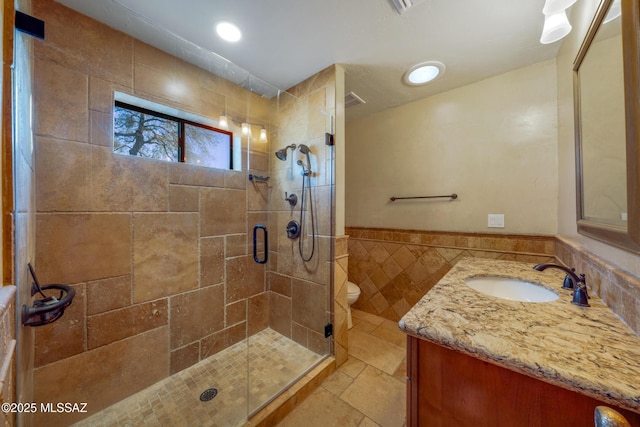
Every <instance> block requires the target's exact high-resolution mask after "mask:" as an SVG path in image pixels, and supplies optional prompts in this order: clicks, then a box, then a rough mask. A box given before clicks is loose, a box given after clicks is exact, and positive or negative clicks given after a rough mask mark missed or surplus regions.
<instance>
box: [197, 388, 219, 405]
mask: <svg viewBox="0 0 640 427" xmlns="http://www.w3.org/2000/svg"><path fill="white" fill-rule="evenodd" d="M217 395H218V389H215V388H208V389H206V390H205V391H203V392H202V394H201V395H200V400H201V401H203V402H208V401H210V400H211V399H213V398H214V397H216V396H217Z"/></svg>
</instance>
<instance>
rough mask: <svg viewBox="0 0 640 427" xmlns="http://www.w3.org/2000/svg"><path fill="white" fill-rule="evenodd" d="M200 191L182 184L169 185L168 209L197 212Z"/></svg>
mask: <svg viewBox="0 0 640 427" xmlns="http://www.w3.org/2000/svg"><path fill="white" fill-rule="evenodd" d="M199 208H200V191H199V190H198V188H196V187H187V186H184V185H170V186H169V210H170V211H172V212H198V210H199Z"/></svg>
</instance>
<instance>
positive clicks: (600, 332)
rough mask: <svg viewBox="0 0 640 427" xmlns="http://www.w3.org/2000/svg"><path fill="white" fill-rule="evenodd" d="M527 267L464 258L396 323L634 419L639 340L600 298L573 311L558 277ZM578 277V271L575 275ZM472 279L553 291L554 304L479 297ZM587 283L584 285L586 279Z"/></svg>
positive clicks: (638, 398) (639, 398)
mask: <svg viewBox="0 0 640 427" xmlns="http://www.w3.org/2000/svg"><path fill="white" fill-rule="evenodd" d="M532 267H533V264H526V263H520V262H511V261H497V260H489V259H480V258H467V259H463V260H461V261H460V262H458V263H457V264H456V265H455V266H454V267H453V268H452V269H451V270H450V271H449V273H447V275H446V276H445V277H443V278H442V280H440V282H438V284H437V285H436V286H435V287H433V289H431V290H430V291H429V292H428V293H427V294H426V295H425V296H424V297H423V298H422V299H421V300H420V301H419V302H418V303H417V304H416V305H415V306H413V308H412V309H411V310H410V311H409V312H408V313H407V314H406V315H405V316H404V317H403V318H402V319H401V320H400V323H399V326H400V329H401V330H403V331H404V332H406V333H407V334H410V335H412V336H415V337H418V338H422V339H424V340H427V341H430V342H433V343H435V344H439V345H442V346H444V347H447V348H450V349H453V350H456V351H460V352H462V353H465V354H468V355H470V356H473V357H476V358H478V359H481V360H484V361H487V362H490V363H493V364H496V365H499V366H502V367H505V368H508V369H511V370H513V371H516V372H520V373H522V374H525V375H528V376H530V377H533V378H538V379H540V380H542V381H545V382H548V383H551V384H555V385H558V386H560V387H563V388H566V389H570V390H574V391H577V392H580V393H583V394H586V395H588V396H591V397H593V398H596V399H598V400H601V401H604V402H607V403H610V404H612V405H616V406H618V407H621V408H625V409H629V410H631V411H635V412H640V337H638V336H637V335H636V334H634V332H633V331H632V330H631V329H629V327H628V326H626V325H625V324H624V323H623V322H622V321H621V320H620V318H619V317H617V316H616V315H615V314H614V313H613V312H612V311H611V310H610V309H609V308H608V307H607V306H606V305H604V303H603V302H602V300H600V298H598V297H597V296H594V295H590V296H591V299H590V300H589V304H590V305H591V307H579V306H577V305H575V304H571V292H572V291H571V290H564V289H562V288H561V286H562V280H563V278H564V273H563V272H562V271H560V270H557V269H547V270H545V271H544V272H539V271H535V270H533V268H532ZM578 273H579V272H578ZM475 276H499V277H510V278H518V279H520V280H524V281H528V282H531V283H537V284H540V285H542V286H544V287H545V288H547V289H550V290H553V291H554V292H556V293H557V294H558V295H560V298H558V299H557V300H555V301H552V302H545V303H531V302H518V301H509V300H505V299H501V298H496V297H491V296H488V295H484V294H482V293H480V292H477V291H475V290H473V289H471V288H470V287H468V286H467V285H465V283H464V280H465V279H466V278H469V277H475ZM587 284H588V278H587Z"/></svg>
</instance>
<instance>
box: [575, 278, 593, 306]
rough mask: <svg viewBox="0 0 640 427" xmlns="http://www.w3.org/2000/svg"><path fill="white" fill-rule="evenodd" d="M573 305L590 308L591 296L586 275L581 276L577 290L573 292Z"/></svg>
mask: <svg viewBox="0 0 640 427" xmlns="http://www.w3.org/2000/svg"><path fill="white" fill-rule="evenodd" d="M571 304H575V305H578V306H580V307H590V306H589V295H588V293H587V282H586V279H585V275H584V274H581V275H580V281H579V282H578V283H576V288H575V290H574V291H573V299H572V300H571Z"/></svg>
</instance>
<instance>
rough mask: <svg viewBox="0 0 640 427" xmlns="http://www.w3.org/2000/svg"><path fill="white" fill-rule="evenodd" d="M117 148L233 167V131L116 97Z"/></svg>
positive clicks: (203, 163) (114, 133)
mask: <svg viewBox="0 0 640 427" xmlns="http://www.w3.org/2000/svg"><path fill="white" fill-rule="evenodd" d="M113 117H114V126H113V128H114V131H113V141H114V145H113V151H114V152H116V153H119V154H128V155H130V156H139V157H146V158H151V159H158V160H167V161H172V162H187V163H193V164H198V165H202V166H209V167H214V168H220V169H232V167H233V165H232V156H231V146H232V136H233V135H232V133H231V132H227V131H224V130H221V129H216V128H213V127H209V126H205V125H202V124H199V123H194V122H191V121H188V120H184V119H180V118H177V117H172V116H169V115H166V114H163V113H158V112H155V111H150V110H147V109H144V108H140V107H136V106H133V105H128V104H125V103H122V102H119V101H116V105H115V108H114V110H113Z"/></svg>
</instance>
